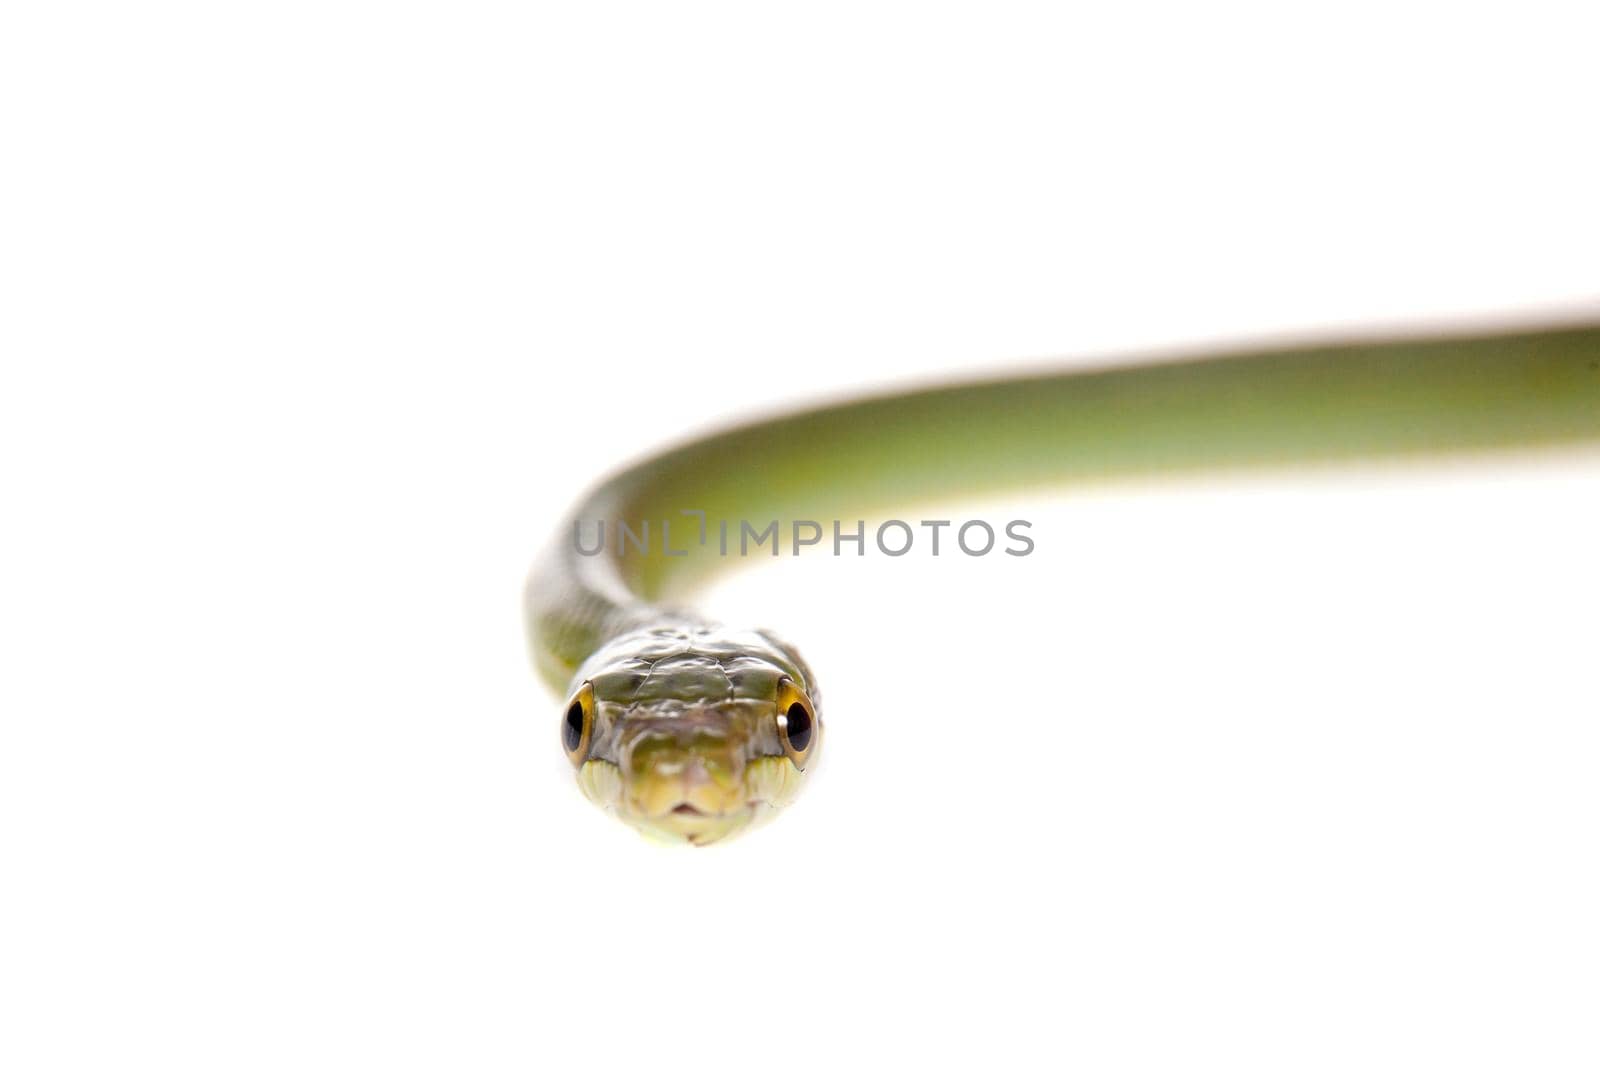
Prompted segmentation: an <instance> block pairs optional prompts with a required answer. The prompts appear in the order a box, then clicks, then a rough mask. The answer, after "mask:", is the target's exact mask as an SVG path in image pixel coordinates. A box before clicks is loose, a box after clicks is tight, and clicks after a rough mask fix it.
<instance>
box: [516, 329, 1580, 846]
mask: <svg viewBox="0 0 1600 1067" xmlns="http://www.w3.org/2000/svg"><path fill="white" fill-rule="evenodd" d="M1596 439H1600V327H1597V326H1592V325H1585V326H1577V327H1562V328H1554V329H1545V330H1537V331H1522V332H1507V333H1498V334H1484V335H1466V336H1443V337H1431V338H1417V339H1398V340H1391V341H1365V342H1358V343H1349V344H1337V345H1320V346H1315V347H1300V348H1291V349H1277V350H1264V351H1255V352H1246V353H1235V354H1222V355H1216V356H1210V357H1206V358H1198V359H1190V360H1183V361H1178V362H1169V363H1152V364H1143V365H1133V366H1126V367H1117V368H1113V369H1109V370H1089V371H1073V372H1069V373H1064V374H1053V375H1038V376H1031V377H1024V378H1014V379H1008V380H1003V381H987V382H974V383H969V384H958V385H953V386H948V387H944V388H935V389H928V390H923V391H918V392H912V393H905V394H901V395H895V396H884V397H875V398H870V399H866V400H860V401H856V402H852V403H846V404H840V405H836V406H831V407H823V408H818V409H815V410H811V411H803V412H798V413H795V414H790V415H785V416H782V417H779V418H774V419H769V420H765V421H761V422H755V423H752V424H749V425H746V426H742V427H738V428H735V429H732V430H728V431H726V432H722V433H718V434H714V435H712V436H708V437H704V438H701V439H699V440H696V441H693V442H690V443H688V444H686V445H683V446H681V447H678V448H674V449H671V450H669V451H667V452H664V453H662V454H660V455H658V456H655V457H653V458H651V459H648V460H646V461H644V462H642V463H639V464H638V465H636V466H633V467H630V468H628V469H626V470H623V471H621V472H620V473H618V474H617V475H615V476H614V477H612V478H610V479H608V480H606V481H605V482H603V483H601V484H600V485H599V486H598V487H597V488H596V489H595V490H594V491H593V492H592V493H591V494H590V495H589V496H588V497H587V498H586V499H585V500H584V501H583V502H581V503H580V504H579V505H578V507H577V508H576V509H575V511H574V512H573V514H572V516H571V518H570V519H569V521H568V522H567V523H566V524H564V526H563V528H562V530H561V532H560V535H559V536H558V538H557V540H556V543H555V545H554V546H553V547H552V548H551V549H550V550H549V551H547V552H546V553H545V555H544V556H543V557H542V558H541V560H540V562H539V563H538V564H537V565H536V566H535V568H534V570H533V573H532V574H531V576H530V578H529V580H528V585H527V591H526V608H527V618H528V628H529V635H530V639H531V642H532V649H533V656H534V660H535V663H536V665H537V666H538V668H539V670H540V671H541V673H542V674H543V675H544V676H545V677H546V678H547V679H548V680H549V681H550V683H551V685H552V687H554V688H557V689H563V690H564V691H565V693H566V696H567V702H566V704H564V705H563V707H564V708H570V707H571V706H573V704H574V701H577V700H579V699H580V697H581V696H582V695H583V694H585V693H586V692H592V693H593V695H594V699H593V702H592V703H593V711H592V720H593V721H592V729H591V730H590V731H589V740H588V743H587V747H586V749H585V750H584V751H583V752H580V753H578V756H579V757H580V758H578V759H576V760H575V764H576V766H577V767H578V778H579V782H580V785H581V786H582V788H583V789H584V791H585V793H586V794H587V795H589V796H590V798H591V799H592V800H595V801H596V803H598V804H600V805H601V806H603V807H606V808H608V809H609V810H612V811H613V812H615V813H616V814H617V815H619V816H620V817H621V818H622V819H623V820H624V821H626V822H629V823H631V824H632V825H634V826H636V827H638V828H639V829H641V830H643V831H645V832H646V833H648V834H650V835H652V836H657V837H664V838H667V839H672V840H688V841H691V842H693V843H696V844H707V843H710V842H712V841H716V840H724V839H726V838H728V837H731V836H733V835H734V834H736V833H738V832H740V831H742V830H743V829H745V828H746V827H748V826H750V825H754V824H756V823H757V822H759V821H760V820H761V819H762V818H763V817H765V816H767V815H768V814H770V813H771V812H772V811H775V810H777V809H778V808H780V807H782V806H783V805H785V804H787V803H788V801H789V800H790V799H792V798H793V796H794V795H795V793H796V791H797V790H798V788H799V785H800V783H801V782H802V781H803V778H804V776H803V773H802V771H803V769H804V768H806V767H811V766H815V755H816V749H817V747H818V746H819V745H820V741H821V719H820V711H819V709H816V708H815V704H816V701H817V694H816V683H815V680H814V678H813V677H812V675H811V672H810V670H809V669H808V668H807V667H806V666H805V664H804V663H803V662H802V661H801V659H800V657H799V655H798V654H797V653H796V652H795V651H794V650H793V649H792V648H790V647H789V646H788V645H786V644H785V643H783V642H782V641H781V640H779V639H778V638H776V637H774V636H773V635H771V634H770V633H767V632H765V631H749V630H737V629H729V628H724V627H720V626H716V625H714V624H712V623H708V622H705V621H703V620H700V619H698V618H696V617H695V616H694V615H693V614H692V613H691V612H689V611H687V610H686V609H684V608H682V607H675V606H671V605H674V604H678V603H680V602H681V601H682V600H683V599H684V598H686V597H687V595H688V594H689V593H690V592H691V591H692V590H693V589H694V587H695V586H696V585H697V584H699V583H701V582H703V581H704V580H706V579H707V578H709V577H711V576H713V575H714V574H715V572H716V570H717V569H718V568H719V567H724V566H726V565H727V564H728V562H729V560H728V558H727V557H725V556H724V555H722V554H720V553H719V552H718V551H717V550H716V543H715V542H716V535H715V533H712V534H711V535H710V536H709V537H708V538H707V542H708V543H707V544H704V545H702V544H700V543H699V540H698V532H699V529H700V521H701V520H700V519H699V518H698V516H696V517H689V516H686V515H685V514H684V511H685V510H686V509H698V510H703V511H704V513H705V522H706V524H707V527H708V528H709V530H711V531H715V530H717V529H718V527H719V523H723V522H726V523H727V524H728V526H729V528H730V529H732V530H734V531H737V530H738V529H739V527H740V522H741V521H742V520H747V521H749V522H750V523H751V524H752V525H753V526H754V527H756V528H758V529H759V528H764V527H765V526H766V525H767V524H768V523H770V522H772V521H773V520H777V521H778V524H779V531H780V533H779V540H778V542H777V543H776V544H774V545H773V550H774V551H775V552H779V553H781V552H785V551H787V548H788V546H787V542H786V540H785V538H786V537H787V536H788V535H789V533H790V530H791V528H792V527H791V523H792V522H793V521H794V520H819V519H820V520H824V521H826V520H827V519H830V518H838V519H839V520H841V524H842V527H843V528H844V529H846V530H848V531H853V530H854V528H855V524H856V521H857V520H858V519H868V518H871V517H874V516H881V515H884V514H885V513H886V512H889V511H891V510H892V509H896V508H903V507H906V506H909V505H916V504H924V503H927V502H930V501H934V500H946V499H952V498H967V497H974V496H983V495H993V494H1000V493H1007V492H1016V491H1018V490H1023V489H1027V488H1030V487H1038V486H1042V485H1063V484H1071V483H1074V482H1085V481H1091V480H1095V481H1098V480H1104V479H1110V478H1130V477H1142V476H1165V475H1172V474H1180V473H1189V472H1200V471H1207V470H1223V469H1234V470H1238V469H1248V468H1259V467H1268V466H1289V465H1302V466H1304V465H1317V464H1345V463H1350V462H1353V461H1375V460H1381V459H1384V458H1389V457H1394V458H1403V457H1410V456H1422V455H1431V454H1447V453H1472V452H1481V451H1489V450H1500V449H1512V448H1534V447H1550V446H1559V445H1564V444H1573V443H1578V442H1585V441H1593V440H1596ZM619 521H620V522H622V523H625V524H627V525H628V526H629V528H631V529H633V530H639V529H642V528H644V525H645V524H648V527H649V529H650V530H651V531H652V534H653V536H654V537H656V538H657V539H658V540H657V541H656V542H655V543H653V544H652V545H651V551H649V552H638V551H629V552H627V553H626V554H623V555H618V554H617V553H616V552H615V547H616V545H615V542H614V541H613V542H611V543H608V545H607V549H606V551H604V552H602V553H600V554H598V555H593V556H585V555H582V554H581V553H579V552H578V551H577V549H576V546H575V541H574V537H573V531H574V525H573V524H574V523H582V524H583V529H585V530H587V531H591V533H590V534H589V535H588V536H589V539H590V540H591V541H592V537H593V534H592V531H593V530H594V529H595V523H596V522H604V523H606V524H607V526H608V529H611V530H614V528H615V527H614V524H615V523H616V522H619ZM664 523H665V524H669V525H670V529H671V531H672V534H671V545H672V548H673V550H674V551H682V552H684V553H685V554H684V555H682V556H669V555H667V554H666V553H665V552H663V551H662V546H661V543H660V541H659V538H660V536H661V531H662V529H663V524H664ZM830 532H831V531H830ZM763 547H765V546H763ZM586 684H587V685H588V686H590V687H592V688H591V689H590V690H585V689H584V687H585V685H586ZM785 685H788V686H792V687H794V688H796V689H798V690H799V692H800V693H801V694H802V697H801V699H803V700H808V701H809V702H810V703H811V704H812V705H813V710H814V711H817V718H816V723H815V727H816V728H815V731H814V733H813V735H812V737H811V738H810V742H809V745H808V747H807V750H806V751H805V752H804V753H795V752H792V751H790V750H789V749H786V747H785V745H784V743H783V741H784V739H783V736H780V735H781V734H782V726H781V724H782V723H784V722H785V721H786V720H785V719H784V718H783V716H784V715H785V706H786V705H787V704H788V703H789V702H790V700H791V696H790V694H792V690H790V689H785V688H783V687H784V686H785Z"/></svg>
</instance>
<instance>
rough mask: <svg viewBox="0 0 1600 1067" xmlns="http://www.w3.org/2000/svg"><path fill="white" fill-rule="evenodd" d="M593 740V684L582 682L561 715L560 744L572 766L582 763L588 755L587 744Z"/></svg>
mask: <svg viewBox="0 0 1600 1067" xmlns="http://www.w3.org/2000/svg"><path fill="white" fill-rule="evenodd" d="M593 740H594V686H593V685H592V684H590V683H589V682H584V683H583V688H581V689H579V690H578V692H577V694H576V695H574V696H573V698H572V703H570V704H568V705H567V713H566V714H565V715H563V716H562V717H561V746H562V747H563V748H565V749H566V750H567V758H568V759H570V760H571V761H572V765H573V766H574V767H577V766H580V765H582V763H583V761H584V759H585V758H587V757H588V755H589V744H590V742H591V741H593Z"/></svg>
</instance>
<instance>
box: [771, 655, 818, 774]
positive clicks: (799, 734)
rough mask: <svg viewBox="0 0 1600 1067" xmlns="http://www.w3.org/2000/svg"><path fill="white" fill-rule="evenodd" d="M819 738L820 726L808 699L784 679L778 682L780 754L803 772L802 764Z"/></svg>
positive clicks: (815, 746) (809, 756)
mask: <svg viewBox="0 0 1600 1067" xmlns="http://www.w3.org/2000/svg"><path fill="white" fill-rule="evenodd" d="M821 735H822V723H821V722H819V721H818V720H817V709H816V707H815V706H814V705H813V704H812V703H811V698H810V697H808V696H806V694H805V693H804V692H802V691H801V689H800V687H799V686H797V685H795V684H794V683H793V682H792V681H790V680H789V679H787V678H785V679H783V680H782V681H781V682H779V683H778V741H779V743H780V744H782V745H783V752H784V755H786V756H788V757H789V760H790V762H792V763H793V764H794V765H795V766H796V767H799V768H800V769H801V770H805V766H806V761H807V760H809V759H810V758H811V753H812V752H814V751H816V748H817V741H818V739H819V738H820V737H821Z"/></svg>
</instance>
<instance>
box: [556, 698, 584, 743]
mask: <svg viewBox="0 0 1600 1067" xmlns="http://www.w3.org/2000/svg"><path fill="white" fill-rule="evenodd" d="M582 740H583V705H582V704H579V703H578V702H577V701H573V704H572V707H570V708H568V709H567V717H566V719H564V720H563V721H562V724H561V741H562V743H563V744H565V745H566V746H567V751H568V752H576V751H578V743H579V742H581V741H582Z"/></svg>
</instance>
